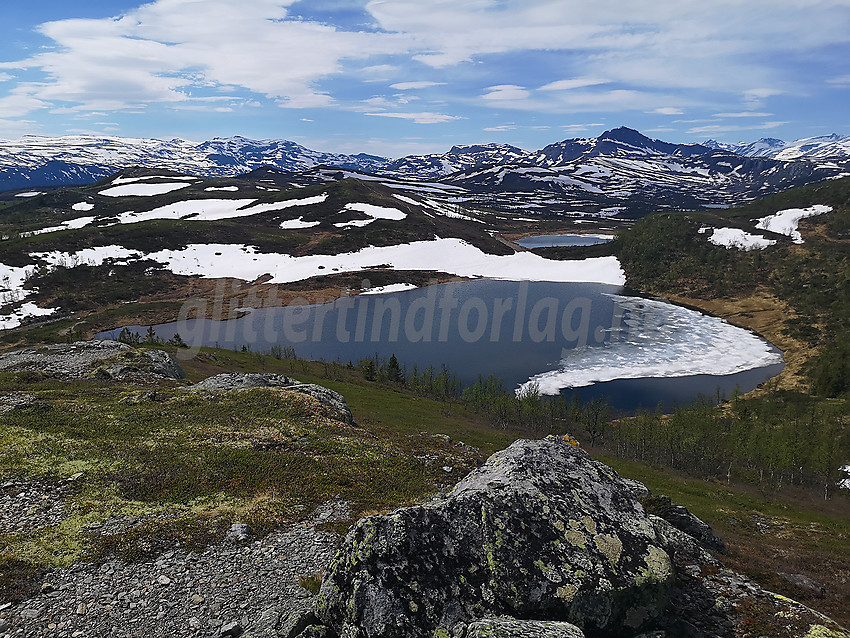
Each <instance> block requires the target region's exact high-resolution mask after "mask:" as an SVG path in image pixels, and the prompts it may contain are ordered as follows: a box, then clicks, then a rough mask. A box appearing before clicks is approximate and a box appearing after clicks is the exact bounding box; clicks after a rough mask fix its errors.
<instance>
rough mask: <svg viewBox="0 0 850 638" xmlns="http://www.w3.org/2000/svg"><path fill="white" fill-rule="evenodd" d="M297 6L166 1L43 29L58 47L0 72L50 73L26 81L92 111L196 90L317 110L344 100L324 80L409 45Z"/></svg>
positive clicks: (40, 92)
mask: <svg viewBox="0 0 850 638" xmlns="http://www.w3.org/2000/svg"><path fill="white" fill-rule="evenodd" d="M292 2H294V0H252V1H251V2H248V3H241V2H240V3H236V2H232V1H231V0H204V1H203V3H200V2H199V1H198V0H156V1H155V2H152V3H150V4H145V5H142V6H141V7H138V8H137V9H134V10H132V11H129V12H128V13H126V14H125V15H123V16H120V17H117V18H110V19H100V20H95V19H77V20H62V21H58V22H50V23H47V24H44V25H42V26H41V28H40V30H41V32H42V34H43V35H45V36H47V37H48V38H50V39H52V40H53V41H54V42H55V43H56V48H55V49H53V50H48V51H45V52H43V53H39V54H37V55H35V56H33V57H31V58H29V59H26V60H22V61H20V62H12V63H3V64H0V67H4V68H18V69H40V70H42V71H43V72H44V73H45V74H46V75H47V81H46V82H42V83H30V84H28V85H25V90H26V92H27V95H29V96H30V98H32V100H40V101H42V102H54V103H69V104H72V105H79V106H80V107H81V108H84V109H89V110H92V109H97V110H116V109H120V108H127V107H132V106H134V105H140V104H148V103H177V102H185V101H187V100H188V99H189V97H188V95H187V92H188V91H189V90H191V89H192V88H193V87H196V88H206V89H213V90H216V89H218V88H221V89H222V90H232V87H234V86H236V87H242V88H243V89H247V90H249V91H252V92H254V93H257V94H260V95H265V96H267V97H268V98H272V99H274V100H277V101H278V103H279V104H280V105H281V106H284V107H294V108H309V107H321V106H329V105H331V104H333V103H334V100H333V98H332V97H331V96H330V95H328V94H327V93H325V92H323V91H320V90H317V89H316V87H315V83H316V82H317V81H318V80H320V79H322V78H325V77H328V76H331V75H333V74H336V73H339V72H341V70H342V65H341V63H342V61H343V60H351V59H367V58H369V57H371V56H373V55H385V54H397V53H403V52H405V51H406V50H407V48H408V44H407V43H406V42H405V41H404V39H403V38H401V37H400V36H398V35H395V34H387V33H368V32H346V31H341V30H337V29H335V28H333V27H330V26H326V25H322V24H318V23H314V22H307V21H300V20H296V21H292V20H286V15H287V13H286V6H287V5H289V4H291V3H292ZM201 4H202V5H203V6H202V7H201ZM284 61H285V62H284ZM30 105H31V107H32V109H33V110H34V109H36V108H38V104H37V103H36V102H35V101H32V102H31V103H30Z"/></svg>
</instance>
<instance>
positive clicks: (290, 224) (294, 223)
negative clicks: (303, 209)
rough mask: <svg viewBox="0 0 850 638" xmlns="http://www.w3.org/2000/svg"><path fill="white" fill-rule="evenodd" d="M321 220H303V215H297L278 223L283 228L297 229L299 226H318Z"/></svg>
mask: <svg viewBox="0 0 850 638" xmlns="http://www.w3.org/2000/svg"><path fill="white" fill-rule="evenodd" d="M321 223H322V222H305V221H304V218H303V217H299V218H297V219H288V220H287V221H285V222H281V223H280V227H281V228H282V229H283V230H297V229H299V228H312V227H313V226H318V225H319V224H321Z"/></svg>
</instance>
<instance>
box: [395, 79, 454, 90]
mask: <svg viewBox="0 0 850 638" xmlns="http://www.w3.org/2000/svg"><path fill="white" fill-rule="evenodd" d="M443 84H445V82H428V81H422V82H398V83H397V84H390V88H393V89H397V90H399V91H411V90H415V89H427V88H428V87H431V86H441V85H443Z"/></svg>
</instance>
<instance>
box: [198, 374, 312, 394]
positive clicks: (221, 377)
mask: <svg viewBox="0 0 850 638" xmlns="http://www.w3.org/2000/svg"><path fill="white" fill-rule="evenodd" d="M294 383H297V381H295V380H294V379H293V378H292V377H287V376H286V375H283V374H271V373H262V372H224V373H222V374H217V375H215V376H212V377H208V378H206V379H204V380H203V381H198V383H196V384H195V385H193V386H192V388H191V389H192V390H207V391H209V392H229V391H230V390H247V389H250V388H288V387H289V386H291V385H292V384H294Z"/></svg>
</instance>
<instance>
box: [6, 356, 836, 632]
mask: <svg viewBox="0 0 850 638" xmlns="http://www.w3.org/2000/svg"><path fill="white" fill-rule="evenodd" d="M183 366H184V368H185V370H186V372H187V375H188V377H189V380H190V381H197V380H200V379H202V378H205V377H207V376H210V375H212V374H215V373H218V372H222V371H243V372H279V373H283V374H288V375H291V376H294V377H296V378H298V379H299V380H302V381H305V382H317V383H321V384H323V385H325V386H327V387H330V388H332V389H335V390H337V391H339V392H341V393H342V394H343V395H344V396H345V397H346V399H347V401H348V403H349V405H350V407H351V409H352V412H353V414H354V417H355V419H356V421H357V425H355V426H350V425H346V424H345V423H343V422H342V421H340V420H339V419H338V418H337V415H336V414H335V413H333V412H332V411H330V410H328V409H325V408H322V407H321V406H320V405H319V404H318V403H316V402H315V401H313V400H312V399H310V398H308V397H304V396H302V395H298V394H295V393H290V392H287V391H281V390H268V389H259V390H249V391H239V392H235V393H230V394H228V395H217V396H211V395H199V394H196V393H193V392H189V391H186V390H183V389H180V387H178V386H177V385H175V384H167V383H163V384H161V385H160V387H157V388H154V390H155V396H152V395H150V394H149V393H148V390H149V388H146V387H138V386H128V385H124V384H116V383H105V382H95V381H87V382H78V383H73V384H68V383H59V382H57V381H55V380H50V379H43V378H40V377H38V376H37V375H32V374H4V375H0V394H2V393H4V392H10V391H24V392H27V393H29V394H32V395H34V396H35V397H36V398H37V400H36V402H35V403H34V404H32V405H31V406H30V407H28V408H25V409H19V410H16V411H14V412H11V413H7V414H5V415H2V416H0V419H2V420H0V480H2V481H7V480H11V479H17V478H21V477H27V478H29V479H32V480H36V481H39V482H43V483H47V484H60V483H62V482H63V481H65V480H66V479H68V478H70V477H73V476H75V475H77V474H78V473H80V472H82V475H81V476H80V477H79V478H78V479H77V480H76V481H75V482H73V483H72V484H71V485H72V486H73V489H72V490H71V493H70V495H69V497H68V500H67V504H66V511H65V515H66V518H64V520H62V521H61V522H60V523H58V524H56V525H52V526H50V527H47V528H46V529H41V530H31V531H24V532H16V533H11V532H6V533H2V534H0V599H3V600H9V599H16V598H20V597H23V596H26V595H29V594H30V593H32V592H34V591H36V590H37V589H38V587H40V584H41V582H42V581H41V574H42V573H43V570H44V569H46V568H50V567H58V566H62V565H68V564H71V563H73V562H75V561H78V560H94V561H98V560H103V559H106V558H108V557H111V556H119V557H121V558H123V559H125V560H142V559H145V558H147V557H149V556H152V555H155V554H157V553H158V552H161V551H164V550H165V549H167V548H170V547H173V546H174V545H175V544H180V545H181V546H183V547H187V548H190V549H199V548H202V547H204V546H206V545H208V544H210V543H215V542H218V541H219V540H220V539H221V538H222V537H223V535H224V533H225V531H226V529H227V527H228V526H229V525H230V524H231V523H233V522H247V523H249V524H251V525H252V527H254V529H255V530H256V531H258V532H259V533H264V532H267V531H271V530H272V529H275V528H277V527H279V526H281V525H285V524H287V523H289V522H293V521H297V520H300V519H304V518H307V517H309V516H310V513H311V511H312V510H313V508H314V507H315V506H316V505H318V504H320V503H322V502H324V501H327V500H329V499H335V498H341V499H346V500H350V501H352V502H353V504H354V507H353V509H354V515H355V516H357V515H359V514H362V513H365V512H374V511H386V510H389V509H392V508H394V507H397V506H399V505H403V504H407V503H411V502H416V501H419V500H422V499H424V498H427V497H428V496H429V495H431V494H433V493H434V492H437V491H440V490H442V489H444V488H445V487H447V486H448V485H451V484H453V483H454V482H455V481H456V480H458V479H459V478H460V477H461V476H463V475H464V474H466V473H467V472H468V471H469V470H471V469H472V468H473V467H475V466H476V465H477V464H478V463H480V462H481V461H483V460H484V459H485V458H486V457H487V456H488V455H489V454H491V453H492V452H493V451H496V450H498V449H502V448H504V447H506V446H507V445H509V444H510V443H511V442H512V441H513V440H515V439H516V438H519V437H534V436H538V435H536V434H534V433H530V432H521V431H504V430H500V429H494V428H492V427H490V426H489V423H488V422H487V420H486V417H485V416H482V415H480V414H474V413H472V412H470V411H468V410H466V409H464V408H463V407H462V406H461V405H459V404H458V403H453V402H443V401H436V400H432V399H426V398H422V397H418V396H415V395H413V394H412V393H410V392H407V391H402V390H401V389H399V388H398V387H395V386H393V385H391V384H381V383H376V382H370V381H366V380H364V378H363V376H362V375H361V374H360V372H359V371H357V370H355V369H349V368H347V367H345V366H338V365H333V364H325V363H321V362H305V361H295V360H285V359H284V360H281V359H276V358H273V357H270V356H263V355H257V354H253V353H244V352H231V351H226V350H212V349H205V350H203V351H202V352H201V353H200V355H199V356H197V357H196V358H194V359H192V360H190V361H187V362H183ZM146 393H147V394H146ZM576 434H580V433H576ZM458 441H463V442H464V443H465V444H466V445H465V446H460V445H458V443H457V442H458ZM469 446H472V447H469ZM601 458H602V460H603V461H605V462H607V463H609V464H610V465H611V466H612V467H614V468H615V469H616V470H617V471H619V472H620V473H621V474H622V475H624V476H629V477H632V478H636V479H638V480H641V481H643V482H645V483H646V484H647V485H648V486H649V487H650V489H652V491H653V492H654V493H656V494H659V495H661V494H663V495H668V496H670V497H671V498H672V499H673V500H674V501H676V502H679V503H681V504H683V505H685V506H687V507H688V508H690V509H691V510H692V511H694V513H696V514H697V515H698V516H700V517H702V518H704V519H705V520H706V521H708V522H709V523H711V524H712V525H713V526H714V527H715V529H717V531H718V532H719V533H720V535H721V536H722V537H723V538H724V539H725V540H726V541H727V543H728V544H729V546H730V549H731V552H730V555H729V556H728V557H725V558H724V560H725V561H726V562H727V564H728V565H729V566H730V567H732V568H734V569H736V570H738V571H741V572H744V573H747V574H749V575H751V576H753V577H755V578H756V579H757V580H759V581H760V582H762V584H764V585H765V586H767V587H769V588H770V589H772V590H774V591H777V592H779V593H782V594H784V595H787V596H790V597H793V598H795V599H797V600H801V601H802V602H805V603H806V604H808V605H809V606H811V607H813V608H815V609H818V610H819V611H822V612H824V613H827V614H829V615H831V616H832V617H834V618H835V619H836V620H838V621H839V622H843V623H845V624H847V623H850V615H848V612H847V604H846V603H847V601H848V600H850V591H848V589H849V588H848V584H847V583H848V580H850V579H848V575H850V558H848V557H850V522H848V521H850V517H848V511H847V509H842V508H841V503H839V502H831V505H829V506H828V505H826V504H821V503H819V502H817V501H816V500H815V501H813V500H806V499H805V498H796V499H795V498H790V497H789V496H788V495H787V494H786V495H784V496H783V497H782V498H781V499H780V498H779V497H777V496H775V495H774V496H771V495H769V494H765V493H760V492H758V491H757V490H755V489H752V488H749V487H746V486H736V485H735V484H732V485H727V484H725V483H722V482H717V481H703V480H699V479H694V478H688V477H685V476H681V475H678V474H675V473H673V472H671V471H670V470H669V469H665V468H662V467H660V466H652V465H648V464H646V463H639V462H633V461H624V460H621V459H615V458H608V457H601ZM444 468H451V471H448V472H447V471H446V469H444ZM848 509H850V508H848ZM759 525H761V527H760V526H759ZM765 525H767V527H768V529H767V531H764V526H765ZM107 528H109V529H113V531H111V532H110V533H104V530H105V529H107ZM344 528H345V525H341V526H337V527H336V528H335V529H336V530H337V531H343V530H344ZM783 571H784V572H793V573H799V574H804V575H807V576H809V577H810V578H812V579H814V580H816V581H817V582H818V583H820V584H822V585H823V586H824V587H825V589H826V592H825V593H824V594H821V593H820V592H815V591H811V590H807V589H805V588H800V587H799V586H797V585H794V584H793V583H791V582H789V581H787V580H785V579H783V578H782V577H781V576H778V575H777V572H783Z"/></svg>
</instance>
